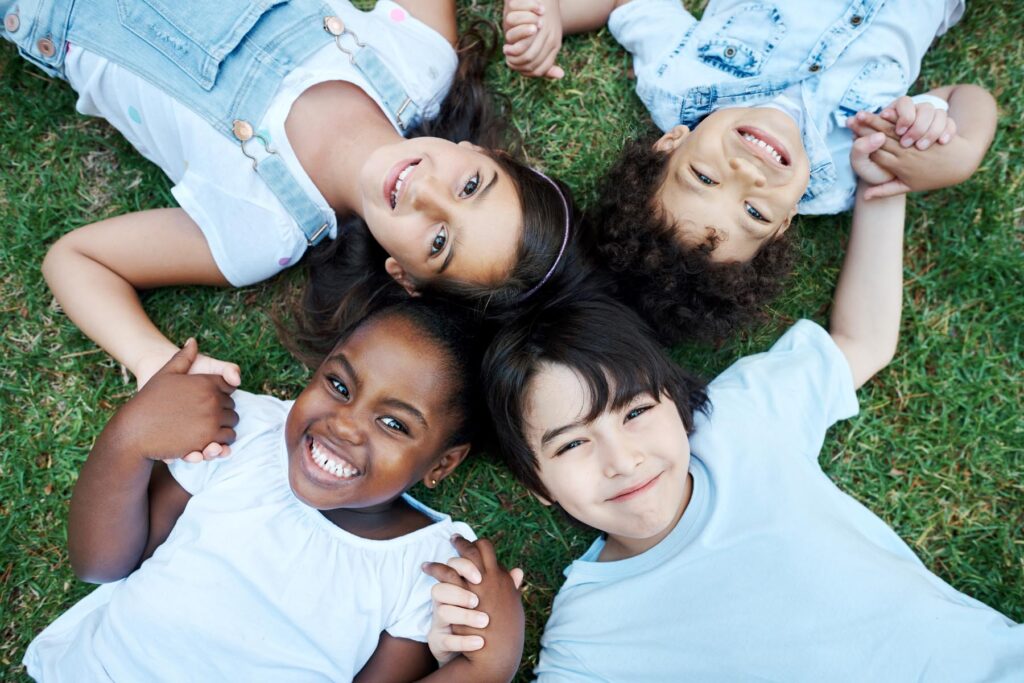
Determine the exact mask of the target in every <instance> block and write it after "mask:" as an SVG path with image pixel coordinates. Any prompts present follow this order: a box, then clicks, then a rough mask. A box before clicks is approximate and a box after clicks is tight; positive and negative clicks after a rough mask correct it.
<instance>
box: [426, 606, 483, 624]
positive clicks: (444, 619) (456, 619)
mask: <svg viewBox="0 0 1024 683" xmlns="http://www.w3.org/2000/svg"><path fill="white" fill-rule="evenodd" d="M434 614H436V615H437V616H436V618H437V619H438V620H440V622H441V623H443V624H447V625H448V626H469V627H470V628H487V624H489V623H491V618H490V617H489V616H487V614H486V613H485V612H477V611H476V610H472V609H463V608H462V607H456V606H455V605H449V604H447V603H441V604H439V605H438V606H437V607H436V608H434Z"/></svg>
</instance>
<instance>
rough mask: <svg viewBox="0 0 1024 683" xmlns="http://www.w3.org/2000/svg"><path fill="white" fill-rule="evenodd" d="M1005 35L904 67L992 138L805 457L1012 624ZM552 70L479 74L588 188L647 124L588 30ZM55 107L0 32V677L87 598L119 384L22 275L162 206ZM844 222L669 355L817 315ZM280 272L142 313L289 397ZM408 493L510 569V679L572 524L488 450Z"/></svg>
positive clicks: (124, 147)
mask: <svg viewBox="0 0 1024 683" xmlns="http://www.w3.org/2000/svg"><path fill="white" fill-rule="evenodd" d="M364 4H365V3H364ZM497 4H498V3H496V2H484V1H482V0H475V1H474V2H472V3H470V2H468V1H467V0H460V7H461V9H462V13H463V17H464V18H465V17H468V16H470V15H473V14H485V15H487V16H490V17H492V18H496V17H497V13H496V10H495V6H497ZM688 4H689V5H690V6H691V7H692V8H694V9H696V7H695V6H694V5H695V3H688ZM1022 25H1024V5H1021V4H1020V3H1018V2H1015V1H1014V0H993V1H991V2H975V3H972V4H971V5H970V6H969V8H968V11H967V16H966V17H965V19H964V20H963V21H961V23H960V24H959V25H958V26H956V27H955V28H954V29H953V31H952V32H951V33H950V34H949V35H947V36H945V37H943V38H942V39H941V40H939V41H938V43H937V44H936V45H935V47H934V48H933V49H932V51H931V52H930V53H929V54H928V56H927V58H926V59H925V64H924V69H923V72H922V77H921V79H920V82H919V83H917V84H916V85H915V88H914V90H913V92H917V91H920V90H924V89H927V88H929V87H934V86H937V85H940V84H944V83H952V82H974V83H979V84H982V85H984V86H985V87H987V88H989V89H990V90H991V91H992V92H993V93H994V94H995V96H996V98H997V99H998V101H999V104H1000V109H1001V116H1000V122H999V131H998V133H997V135H996V139H995V143H994V144H993V146H992V149H991V151H990V152H989V154H988V156H987V158H986V159H985V161H984V163H983V164H982V167H981V169H980V170H979V171H978V173H977V174H976V175H975V176H974V177H973V178H972V179H971V180H970V181H968V182H967V183H965V184H964V185H962V186H959V187H956V188H953V189H950V190H945V191H942V192H938V193H933V194H930V195H923V196H913V197H911V200H910V204H909V208H908V215H907V223H908V225H907V254H906V259H905V264H906V266H905V268H906V269H905V277H906V287H905V296H904V304H905V308H904V315H903V327H902V336H901V343H900V348H899V351H898V353H897V356H896V358H895V360H894V361H893V362H892V364H891V365H890V366H889V367H888V368H887V369H885V370H884V371H882V372H881V373H880V374H879V375H878V376H877V377H876V378H875V379H874V380H873V381H872V382H871V383H870V384H868V385H867V386H866V387H865V388H864V389H862V390H861V392H860V399H861V413H860V415H859V416H858V417H856V418H854V419H852V420H849V421H847V422H844V423H841V424H840V425H838V426H837V427H836V428H835V429H834V430H832V432H831V433H830V435H829V438H828V440H827V441H826V444H825V450H824V453H823V454H822V462H823V463H824V466H825V469H826V471H827V472H828V473H829V474H830V475H831V476H832V477H833V479H834V480H835V481H836V482H837V483H838V484H839V486H840V487H841V488H842V489H843V490H845V491H847V492H849V493H850V494H851V495H853V496H854V497H856V498H857V499H858V500H860V501H862V502H863V503H864V504H865V505H867V506H868V507H869V508H870V509H871V510H873V511H874V512H875V513H877V514H878V515H880V516H881V517H882V518H883V519H884V520H885V521H886V522H887V523H889V524H890V525H891V526H892V527H893V528H895V529H896V531H897V532H898V533H899V534H900V536H901V537H902V538H903V539H905V540H906V541H907V543H909V544H910V546H911V547H912V548H913V549H914V550H915V551H916V552H917V553H918V554H919V555H920V556H921V558H922V559H923V560H924V562H925V564H927V566H928V567H929V568H931V569H932V570H933V571H934V572H936V573H937V574H938V575H939V576H940V577H942V578H943V579H945V580H946V581H948V582H950V583H951V584H952V585H953V586H955V587H956V588H958V589H960V590H962V591H964V592H966V593H968V594H969V595H972V596H974V597H976V598H978V599H979V600H981V601H983V602H985V603H987V604H989V605H992V606H993V607H995V608H997V609H999V610H1000V611H1002V612H1003V613H1005V614H1006V615H1008V616H1009V617H1011V618H1012V619H1014V620H1015V621H1024V454H1022V453H1024V429H1022V423H1021V419H1020V410H1021V398H1022V393H1024V392H1022V386H1024V385H1022V381H1021V378H1022V377H1024V363H1022V356H1024V344H1022V336H1021V328H1022V323H1024V305H1022V293H1024V277H1022V274H1024V258H1022V223H1024V165H1022V162H1021V160H1022V159H1024V149H1022V143H1024V131H1022V128H1021V123H1020V121H1021V120H1022V119H1024V94H1022V93H1024V43H1022V42H1021V41H1020V38H1019V36H1020V26H1022ZM562 64H563V65H564V66H565V68H566V71H567V72H568V74H569V75H568V76H567V77H566V78H565V80H564V81H562V82H559V83H546V82H539V81H525V80H524V79H522V78H520V77H518V76H516V75H514V74H510V73H509V72H507V71H506V70H505V69H504V68H503V67H501V66H500V65H497V64H496V65H495V68H494V77H493V78H494V84H495V86H496V87H497V88H499V89H500V90H502V91H503V92H505V93H507V94H508V95H509V96H510V97H511V100H512V103H513V105H514V122H515V124H516V125H517V126H518V128H519V129H520V130H521V131H522V133H523V136H524V138H525V141H526V147H527V152H528V153H529V155H530V157H531V159H532V160H534V161H536V162H537V163H539V164H541V165H542V166H543V167H544V168H545V169H546V170H549V171H551V172H553V173H556V174H559V175H561V176H562V177H563V178H566V179H567V180H569V181H571V183H572V184H573V186H574V187H575V188H576V190H577V193H578V195H579V197H580V198H582V199H586V198H588V197H590V196H591V195H592V192H593V188H594V185H595V181H596V179H597V178H598V176H599V175H600V173H601V171H602V169H604V168H606V166H607V165H608V163H609V162H610V161H611V160H612V159H613V158H614V157H615V155H616V152H617V150H618V148H619V146H620V144H621V142H622V140H623V139H624V138H625V137H627V136H628V135H629V134H631V133H632V132H635V131H638V130H642V129H643V128H644V127H645V125H646V124H645V120H646V117H645V112H644V110H643V108H642V107H641V105H640V104H639V103H638V101H637V100H636V98H635V97H634V95H633V92H632V87H633V84H632V82H631V81H630V80H629V77H628V67H629V60H628V59H627V56H626V54H625V53H624V52H623V51H622V50H621V49H619V48H618V47H617V46H616V44H615V42H614V41H613V40H612V39H611V37H610V36H609V35H608V34H607V32H605V31H602V32H601V33H599V34H595V35H589V36H583V37H577V38H571V39H569V40H568V43H567V45H566V47H565V50H564V53H563V59H562ZM73 105H74V96H73V93H72V92H71V90H70V88H68V87H67V85H66V84H64V83H62V82H59V81H55V80H51V79H49V78H46V77H45V76H43V75H42V74H41V72H39V71H37V70H36V69H34V68H33V67H30V66H29V65H27V64H26V63H23V62H22V61H21V60H19V59H18V58H17V55H16V54H15V51H14V50H13V49H12V47H11V46H10V45H9V44H7V43H2V44H0V145H2V149H3V153H2V155H0V225H2V226H3V231H4V239H3V241H2V243H0V324H2V326H3V341H2V345H3V346H2V354H3V360H2V361H0V397H2V399H0V400H2V408H0V678H2V679H4V680H9V679H17V678H19V677H23V675H24V672H23V669H22V667H21V666H20V661H21V657H22V654H23V653H24V649H25V646H26V645H27V644H28V642H29V640H30V639H31V638H32V636H33V635H34V634H36V633H38V632H39V631H40V630H41V629H42V628H43V627H44V626H46V624H48V623H49V622H50V621H52V620H53V619H54V618H55V617H56V616H57V615H58V614H60V613H61V612H62V611H63V610H65V609H67V608H68V607H69V606H70V605H71V604H72V603H73V602H75V601H76V600H77V599H79V598H80V597H81V596H83V595H84V594H85V593H86V592H88V591H89V590H90V587H89V586H87V585H85V584H83V583H80V582H78V581H77V580H76V579H75V578H74V576H73V574H72V572H71V569H70V567H69V565H68V561H67V553H66V550H65V529H66V519H67V512H68V500H69V498H70V496H71V489H72V486H73V485H74V482H75V478H76V476H77V472H78V470H79V468H80V467H81V465H82V463H83V461H84V460H85V457H86V454H87V453H88V451H89V447H90V445H91V443H92V441H93V439H94V438H95V437H96V435H97V434H98V433H99V431H100V429H101V428H102V426H103V425H104V423H105V422H106V420H107V418H108V417H109V416H110V415H111V413H112V411H113V410H114V409H115V408H116V407H117V406H118V405H120V404H121V403H122V402H123V401H124V400H125V399H126V398H127V397H129V396H130V395H131V393H132V390H133V386H134V385H133V382H132V381H131V379H130V378H129V377H128V376H127V375H126V374H125V372H124V370H123V369H122V368H121V367H119V366H118V365H117V364H116V363H114V362H113V361H111V360H110V359H109V358H108V357H107V356H106V355H105V354H104V353H103V352H101V351H99V350H98V349H97V348H96V347H95V345H94V344H93V343H92V342H90V341H89V340H88V339H86V338H85V337H84V336H83V335H82V334H81V333H80V332H78V330H77V329H76V328H75V326H74V325H72V324H71V322H70V321H69V320H67V318H65V317H64V315H63V314H62V313H61V312H60V311H59V309H58V308H57V307H56V306H55V304H54V302H53V299H52V297H51V296H50V293H49V291H48V290H47V288H46V285H45V283H44V282H43V279H42V277H41V275H40V272H39V264H40V263H41V261H42V259H43V256H44V254H45V253H46V249H47V247H48V245H50V244H51V243H52V242H53V241H54V240H55V239H57V238H58V237H59V236H60V235H62V234H64V233H65V232H67V231H69V230H71V229H73V228H75V227H77V226H79V225H82V224H84V223H88V222H92V221H95V220H98V219H101V218H104V217H108V216H113V215H116V214H120V213H124V212H127V211H134V210H139V209H145V208H152V207H160V206H168V205H171V204H172V203H173V202H172V199H171V195H170V192H169V184H168V182H167V180H166V179H165V178H164V177H163V176H162V175H161V173H160V172H159V171H158V170H157V169H156V168H155V167H153V166H151V165H150V164H149V163H147V162H146V161H144V160H143V159H142V158H141V157H140V156H139V155H138V154H137V153H135V152H134V151H133V150H132V149H131V147H130V146H129V145H128V144H127V143H125V142H124V141H123V140H122V139H121V138H120V137H119V136H118V134H117V133H116V132H114V131H113V130H112V129H111V128H110V127H108V126H107V125H106V124H105V123H103V122H102V121H99V120H92V119H86V118H84V117H81V116H78V115H77V114H75V112H74V106H73ZM849 225H850V221H849V217H848V216H839V217H826V218H820V219H813V220H801V221H799V224H798V227H797V231H798V238H799V239H798V242H799V244H800V248H801V252H802V258H801V260H800V266H799V268H798V270H797V273H796V275H795V277H794V280H793V283H792V287H791V289H790V291H789V293H788V294H787V295H786V296H785V297H784V298H783V299H782V300H781V301H779V302H777V303H776V304H775V305H774V306H773V309H772V311H771V313H772V315H771V321H770V322H769V323H767V324H765V325H764V326H763V327H761V328H760V329H757V330H755V331H753V332H752V333H751V334H749V335H747V336H745V337H743V338H741V339H738V340H736V341H735V342H734V343H731V344H729V345H726V346H724V347H722V348H718V349H714V350H708V349H700V348H685V349H678V350H677V356H678V358H679V359H680V360H681V361H683V362H686V363H689V364H690V365H691V366H693V367H695V368H696V369H698V370H700V371H702V372H704V373H706V374H707V375H708V376H711V375H713V374H714V373H716V372H718V371H720V370H722V369H723V368H725V367H726V366H727V365H728V364H729V363H730V362H732V361H733V360H735V359H736V358H738V357H740V356H741V355H743V354H746V353H751V352H755V351H760V350H764V349H766V348H767V347H768V345H769V344H770V343H771V342H772V341H773V340H774V339H775V338H777V337H778V335H779V334H780V333H781V332H782V331H783V330H784V329H785V327H786V326H787V325H789V324H790V323H791V322H792V321H793V320H795V319H797V318H800V317H810V318H813V319H815V320H818V321H819V322H825V321H826V320H827V312H828V306H829V302H830V299H831V294H832V288H833V286H834V283H835V278H836V274H837V272H838V269H839V265H840V259H841V256H842V250H843V246H844V244H845V241H846V238H847V235H848V231H849ZM295 275H296V274H295V273H293V274H292V275H291V276H290V278H288V277H286V278H285V280H286V282H284V283H282V282H278V283H270V284H264V285H261V286H257V287H250V288H247V289H243V290H238V291H212V290H204V289H199V288H182V289H174V290H166V291H160V292H157V293H154V294H152V295H151V296H149V297H148V298H147V300H146V306H147V309H148V310H149V312H150V313H151V315H152V316H153V318H154V319H155V320H156V322H157V324H158V325H159V326H160V327H161V328H162V329H164V330H166V331H167V332H168V335H169V336H170V337H171V338H172V339H176V340H184V339H185V338H186V337H188V336H190V335H196V336H197V337H198V338H199V340H200V346H201V348H202V349H203V350H204V351H206V352H208V353H210V354H212V355H214V356H216V357H219V358H225V359H232V360H235V361H237V362H238V363H239V364H240V365H241V366H242V368H243V373H244V378H245V379H244V388H245V389H247V390H249V391H254V392H267V393H272V394H275V395H277V396H281V397H290V396H294V395H295V394H296V393H297V392H298V391H299V389H300V388H301V387H302V386H303V383H304V381H305V379H306V377H307V373H306V371H305V370H304V369H303V368H301V367H300V366H299V365H298V364H297V363H296V362H294V361H293V360H292V359H291V358H290V357H289V356H288V355H287V353H286V352H285V351H284V350H283V348H282V347H281V345H280V344H279V343H278V341H277V339H276V337H275V334H274V331H273V326H272V324H271V323H270V319H269V317H268V315H267V313H266V309H267V306H268V305H269V304H270V302H271V300H272V299H273V297H274V296H275V294H276V292H277V291H278V290H277V287H279V286H282V285H287V284H288V282H287V281H294V280H293V279H294V277H295ZM415 494H416V495H418V496H420V497H422V498H423V499H424V500H425V501H426V502H427V503H428V504H431V505H434V506H437V507H440V508H441V509H444V510H448V511H450V512H451V513H452V515H453V516H454V517H456V518H461V519H464V520H466V521H467V522H469V523H470V524H472V525H473V526H474V527H475V528H476V530H477V533H478V534H480V535H485V536H489V537H491V538H492V539H494V541H495V543H496V544H497V546H498V548H499V551H500V555H501V557H502V558H503V560H504V561H505V562H506V563H507V564H509V565H519V566H522V567H524V568H525V569H526V573H527V577H528V578H527V580H528V588H527V590H526V593H525V601H526V605H527V617H528V623H529V626H528V633H527V641H526V643H527V645H526V652H525V656H524V660H523V672H528V671H529V670H530V668H531V666H532V664H533V663H534V662H535V661H536V656H537V650H538V638H539V636H540V632H541V628H542V626H543V623H544V620H545V618H546V614H547V611H548V609H549V607H550V603H551V600H552V598H553V597H554V595H555V592H556V591H557V590H558V587H559V585H560V584H561V578H562V575H561V571H562V568H563V567H564V566H565V565H566V564H568V562H569V561H570V560H571V559H572V558H574V557H575V556H576V555H578V554H579V553H580V552H582V551H583V550H584V549H585V548H586V546H587V545H588V544H589V543H590V541H591V540H592V534H589V533H585V532H581V531H579V530H577V529H575V528H573V527H570V526H569V525H567V524H566V523H564V522H563V521H562V520H560V519H558V518H557V517H555V516H553V515H552V514H551V513H550V512H549V511H548V510H547V509H545V508H543V507H541V506H540V505H538V504H536V503H535V502H534V501H533V500H532V499H531V498H530V496H528V495H527V494H526V493H524V491H523V490H522V489H521V488H520V487H519V486H517V485H516V484H514V483H513V482H512V480H511V478H510V477H509V475H508V474H507V473H506V472H505V471H504V470H503V469H502V467H500V466H499V465H498V464H496V463H495V462H494V461H493V460H492V459H490V458H488V457H486V456H480V457H477V458H476V459H475V460H472V461H470V462H469V463H467V464H466V465H464V466H463V467H462V468H460V470H459V471H458V472H457V473H456V475H455V476H454V477H452V478H451V479H449V480H447V481H445V483H444V484H443V485H442V486H441V487H440V488H439V490H438V491H434V492H428V491H425V490H417V491H415ZM725 580H727V577H725ZM524 676H525V673H524Z"/></svg>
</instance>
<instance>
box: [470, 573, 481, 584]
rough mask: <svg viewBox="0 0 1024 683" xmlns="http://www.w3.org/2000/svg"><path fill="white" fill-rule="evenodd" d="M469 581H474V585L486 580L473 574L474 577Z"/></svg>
mask: <svg viewBox="0 0 1024 683" xmlns="http://www.w3.org/2000/svg"><path fill="white" fill-rule="evenodd" d="M469 580H470V581H472V582H473V583H480V582H481V581H483V580H484V578H483V577H482V576H480V575H479V574H473V576H472V577H471V578H470V579H469Z"/></svg>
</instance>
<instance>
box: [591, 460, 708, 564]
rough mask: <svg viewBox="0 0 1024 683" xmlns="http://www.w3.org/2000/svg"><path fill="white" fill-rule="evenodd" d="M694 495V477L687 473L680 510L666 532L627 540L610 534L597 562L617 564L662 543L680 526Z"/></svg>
mask: <svg viewBox="0 0 1024 683" xmlns="http://www.w3.org/2000/svg"><path fill="white" fill-rule="evenodd" d="M692 495H693V475H692V474H690V473H689V472H687V473H686V485H685V486H684V488H683V499H682V502H681V503H680V505H679V510H678V511H677V512H676V515H675V517H674V518H673V519H672V523H671V524H669V525H668V526H666V527H665V529H664V530H662V531H660V532H659V533H657V534H655V535H654V536H650V537H648V538H627V537H624V536H617V535H612V534H608V538H607V539H606V540H605V543H604V548H602V549H601V553H600V554H599V555H598V557H597V561H598V562H615V561H616V560H625V559H628V558H630V557H636V556H637V555H639V554H641V553H645V552H647V551H648V550H650V549H651V548H653V547H654V546H656V545H658V544H659V543H661V542H662V541H663V540H665V539H666V538H667V537H668V535H669V534H671V533H672V531H673V530H674V529H675V528H676V525H677V524H679V520H681V519H682V518H683V513H685V512H686V508H687V506H689V504H690V497H691V496H692Z"/></svg>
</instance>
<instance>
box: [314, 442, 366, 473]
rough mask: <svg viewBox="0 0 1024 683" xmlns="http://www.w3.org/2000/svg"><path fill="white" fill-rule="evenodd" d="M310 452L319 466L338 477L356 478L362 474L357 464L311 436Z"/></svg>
mask: <svg viewBox="0 0 1024 683" xmlns="http://www.w3.org/2000/svg"><path fill="white" fill-rule="evenodd" d="M309 452H310V455H311V456H312V457H313V462H315V463H316V465H317V467H319V468H320V469H322V470H323V471H324V472H327V473H328V474H331V475H334V476H335V477H337V478H338V479H354V478H355V477H358V476H359V475H360V474H362V473H361V472H360V471H359V469H358V468H357V467H356V466H355V465H353V464H352V463H350V462H348V461H346V460H345V459H344V458H342V457H341V456H340V455H338V454H337V453H335V452H334V451H332V450H331V449H330V448H328V447H327V446H325V445H324V444H322V443H320V442H319V441H318V440H316V439H313V438H311V437H310V438H309Z"/></svg>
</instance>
